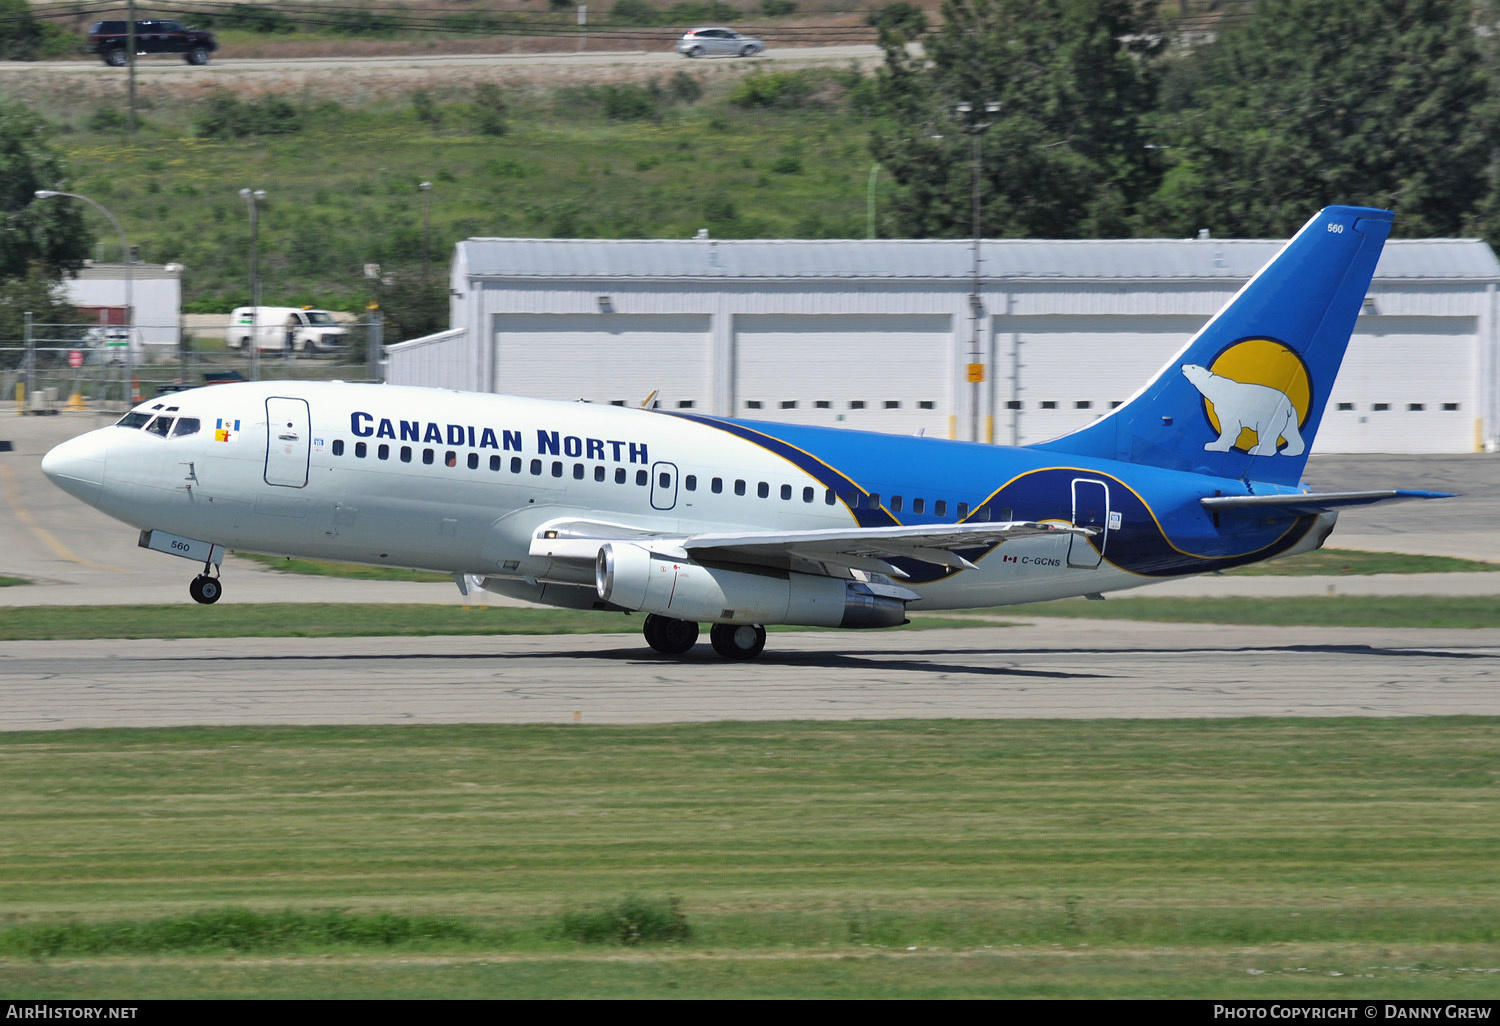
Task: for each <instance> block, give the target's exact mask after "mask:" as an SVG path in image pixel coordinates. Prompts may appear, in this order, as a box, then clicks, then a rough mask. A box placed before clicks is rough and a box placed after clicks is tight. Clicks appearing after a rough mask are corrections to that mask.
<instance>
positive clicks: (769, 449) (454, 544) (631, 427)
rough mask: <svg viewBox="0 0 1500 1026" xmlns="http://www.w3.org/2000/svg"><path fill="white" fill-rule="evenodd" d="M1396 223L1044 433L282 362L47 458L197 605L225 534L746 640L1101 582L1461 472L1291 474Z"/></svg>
mask: <svg viewBox="0 0 1500 1026" xmlns="http://www.w3.org/2000/svg"><path fill="white" fill-rule="evenodd" d="M1390 227H1391V214H1390V212H1388V211H1383V210H1369V209H1360V208H1353V207H1329V208H1327V209H1325V210H1323V211H1321V212H1320V213H1319V214H1318V215H1317V216H1316V217H1314V218H1313V219H1312V220H1310V221H1309V222H1308V223H1307V224H1306V225H1305V226H1304V227H1303V229H1302V230H1301V231H1300V232H1299V233H1298V234H1297V236H1296V237H1295V238H1293V239H1292V240H1291V241H1290V242H1289V243H1288V244H1287V245H1286V246H1285V247H1284V248H1283V249H1282V250H1281V252H1280V253H1278V254H1277V256H1276V257H1275V258H1274V259H1273V260H1272V261H1271V262H1270V263H1268V264H1267V265H1266V266H1265V267H1264V268H1263V269H1262V270H1261V271H1260V273H1258V274H1257V275H1256V276H1255V277H1254V278H1253V279H1252V280H1251V281H1250V282H1249V283H1247V284H1246V285H1245V287H1244V288H1243V289H1241V290H1240V292H1239V293H1238V294H1237V295H1236V296H1235V297H1234V298H1233V299H1232V300H1231V301H1230V302H1229V303H1228V304H1227V305H1226V306H1225V307H1224V309H1223V310H1221V311H1220V312H1219V314H1218V315H1216V316H1215V317H1214V318H1213V319H1212V320H1211V321H1210V322H1209V323H1208V324H1207V325H1206V326H1205V327H1204V328H1203V329H1202V330H1201V331H1200V332H1199V333H1198V334H1197V335H1196V336H1195V337H1194V338H1193V339H1192V340H1191V341H1189V342H1188V343H1187V345H1186V346H1185V347H1184V348H1183V349H1182V351H1181V352H1180V353H1178V354H1177V355H1176V356H1174V357H1173V358H1172V360H1171V361H1169V362H1168V364H1167V365H1166V366H1165V367H1163V368H1162V369H1161V370H1160V371H1159V372H1158V373H1157V375H1156V376H1155V377H1154V378H1153V379H1152V380H1151V381H1150V382H1149V383H1147V384H1146V386H1145V387H1144V388H1142V389H1141V390H1140V391H1139V392H1137V393H1136V395H1135V396H1133V397H1132V398H1131V399H1130V400H1129V401H1128V402H1126V403H1124V404H1122V405H1121V406H1120V407H1119V408H1117V409H1115V410H1113V411H1112V412H1110V413H1109V414H1108V415H1106V416H1104V417H1101V418H1100V419H1099V420H1097V421H1095V422H1094V423H1093V424H1091V425H1089V426H1088V427H1086V428H1084V429H1082V430H1080V431H1077V432H1074V433H1073V434H1070V435H1065V436H1063V437H1061V438H1058V439H1055V440H1053V441H1050V442H1046V443H1043V444H1040V445H1033V446H1025V447H1019V448H1013V447H1007V446H994V445H981V444H974V443H965V442H951V441H943V440H937V439H927V438H911V437H900V436H892V435H881V434H875V433H869V432H857V431H845V430H840V429H830V428H816V427H799V426H792V425H786V424H773V423H762V422H752V421H744V420H736V419H730V418H720V417H707V416H700V415H695V414H688V413H681V412H666V411H656V410H649V409H627V408H621V407H614V406H595V405H590V404H587V403H563V402H554V401H547V400H539V399H526V398H516V397H512V396H500V395H487V394H478V393H464V392H450V391H441V390H435V389H418V388H401V387H396V386H388V385H365V384H346V383H341V382H322V383H313V382H293V381H278V382H257V383H244V384H233V385H217V386H213V387H209V388H200V389H193V390H191V391H186V392H181V393H177V394H173V395H169V396H165V397H162V398H159V399H155V400H151V401H148V402H145V403H141V404H140V405H138V406H136V407H135V408H134V409H132V410H131V411H130V412H129V413H127V414H126V415H125V416H124V417H123V418H122V419H121V420H120V421H119V422H118V423H117V424H115V425H113V426H111V427H107V428H103V429H100V430H97V431H92V432H90V433H88V434H85V435H82V436H80V437H78V438H75V439H73V440H71V441H68V442H65V443H63V444H62V445H59V446H58V447H57V448H55V449H53V450H52V451H51V452H49V453H48V454H47V455H46V457H45V458H44V459H43V461H42V469H43V471H44V472H45V473H46V474H47V476H48V477H49V478H51V480H52V481H53V482H54V483H56V484H57V485H58V486H60V487H61V488H63V489H65V490H66V491H68V492H69V493H71V494H73V495H75V496H76V497H78V498H79V499H82V500H83V501H84V502H87V503H89V504H90V505H93V506H96V507H98V508H99V509H101V510H103V511H104V512H105V513H108V514H109V515H110V516H112V517H115V518H117V519H119V520H122V521H124V522H125V523H127V524H130V525H132V526H134V527H137V528H139V529H140V530H141V534H140V541H139V544H141V545H142V546H145V547H147V548H151V549H157V550H160V551H162V552H168V553H172V554H174V555H179V556H183V557H185V558H188V559H191V560H194V561H196V562H199V563H201V564H202V565H203V570H202V573H201V574H199V576H198V577H197V578H196V579H195V580H194V581H193V582H192V585H191V588H190V592H191V595H192V597H193V598H194V599H196V600H197V601H199V602H214V601H217V600H218V598H219V596H220V593H221V585H220V580H219V576H218V575H219V566H220V563H221V562H222V560H223V556H224V552H225V549H226V547H233V548H236V549H243V550H246V551H252V552H264V553H272V554H276V555H287V556H304V557H311V558H323V559H338V560H350V561H354V562H361V563H371V564H377V565H390V566H400V567H415V568H423V569H429V570H440V571H445V572H448V573H451V574H452V575H453V577H454V580H455V581H456V582H457V584H458V586H459V588H460V589H461V590H463V591H464V592H465V594H467V590H468V588H470V587H474V586H477V587H479V588H482V589H486V590H488V591H491V592H495V593H498V594H501V595H507V596H511V597H514V598H520V599H527V600H530V601H532V602H539V603H544V604H549V605H554V606H563V607H568V608H606V609H618V610H626V611H631V612H640V613H645V614H646V617H645V622H644V627H643V630H644V634H645V638H646V641H647V643H648V644H650V646H651V647H652V648H654V649H656V650H657V651H658V652H662V653H668V654H678V653H682V652H686V651H687V650H688V649H689V648H691V647H692V646H693V644H694V643H695V642H696V641H697V638H698V632H699V624H701V623H704V622H707V623H710V624H712V628H711V630H710V638H711V640H712V642H713V647H714V649H715V651H717V652H718V653H719V654H720V655H722V656H724V657H726V658H730V659H749V658H753V657H754V656H756V655H758V654H760V652H761V650H762V649H763V648H764V646H765V625H766V624H778V623H779V624H801V625H814V626H822V627H851V628H853V627H890V626H894V625H898V624H901V623H904V622H905V621H906V616H907V613H908V612H909V611H910V610H914V609H962V608H972V607H978V606H994V605H1005V604H1010V603H1017V602H1035V601H1041V600H1046V599H1055V598H1061V597H1065V596H1078V595H1088V596H1099V595H1102V594H1103V593H1104V592H1107V591H1113V590H1117V589H1121V588H1132V587H1136V586H1138V585H1142V584H1149V583H1151V582H1153V581H1158V580H1161V579H1163V578H1168V577H1176V576H1182V575H1188V574H1200V573H1204V572H1207V571H1213V570H1222V569H1226V568H1229V567H1234V566H1240V565H1242V564H1246V563H1254V562H1258V561H1260V560H1264V559H1270V558H1272V557H1275V556H1282V555H1289V554H1293V553H1298V552H1306V551H1308V550H1311V549H1315V548H1317V547H1318V546H1320V545H1321V544H1322V543H1323V541H1324V540H1325V539H1326V538H1327V537H1328V535H1329V532H1330V531H1332V529H1333V526H1334V521H1335V520H1336V518H1337V512H1336V511H1337V509H1338V508H1340V507H1342V506H1350V505H1360V504H1366V503H1372V502H1382V501H1392V500H1399V499H1413V498H1441V497H1445V496H1444V495H1443V494H1442V493H1434V492H1417V491H1365V492H1344V493H1323V494H1311V493H1308V492H1307V491H1306V490H1305V489H1304V488H1302V487H1301V486H1300V485H1299V482H1300V480H1301V474H1302V470H1303V467H1304V465H1305V463H1306V460H1307V453H1308V451H1309V449H1310V448H1311V445H1312V441H1313V437H1314V435H1315V434H1316V432H1317V429H1318V424H1319V422H1320V420H1321V419H1322V415H1323V408H1324V405H1325V403H1326V402H1327V398H1328V394H1329V390H1330V387H1331V385H1332V384H1333V380H1334V376H1335V375H1336V374H1337V372H1338V368H1339V364H1340V362H1341V361H1342V359H1343V356H1344V350H1345V348H1346V347H1347V345H1348V341H1349V335H1350V333H1351V331H1352V329H1353V326H1354V322H1355V318H1356V317H1357V316H1358V314H1359V310H1360V306H1361V303H1362V302H1363V300H1364V296H1365V291H1366V289H1367V287H1368V285H1369V282H1370V278H1371V276H1372V274H1373V273H1374V269H1375V264H1376V260H1377V259H1378V257H1379V255H1380V249H1381V246H1382V245H1383V243H1384V241H1385V238H1386V236H1387V234H1388V233H1389V231H1390ZM893 370H895V369H894V368H893Z"/></svg>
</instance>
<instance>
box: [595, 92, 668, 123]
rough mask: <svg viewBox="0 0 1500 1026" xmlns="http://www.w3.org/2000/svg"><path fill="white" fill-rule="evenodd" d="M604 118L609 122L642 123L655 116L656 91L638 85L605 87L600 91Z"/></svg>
mask: <svg viewBox="0 0 1500 1026" xmlns="http://www.w3.org/2000/svg"><path fill="white" fill-rule="evenodd" d="M601 93H602V97H603V100H604V116H605V117H607V118H609V119H610V120H611V121H642V120H644V119H646V118H651V117H655V116H656V112H657V95H656V90H654V89H651V88H649V87H647V86H640V85H619V86H615V85H607V86H604V87H603V89H602V90H601Z"/></svg>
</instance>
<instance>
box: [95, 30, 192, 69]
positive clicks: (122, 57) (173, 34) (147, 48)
mask: <svg viewBox="0 0 1500 1026" xmlns="http://www.w3.org/2000/svg"><path fill="white" fill-rule="evenodd" d="M127 28H128V26H127V25H126V23H125V22H123V21H96V22H94V23H93V24H92V25H90V26H89V45H88V46H87V47H86V48H85V49H87V50H88V52H89V53H96V54H98V55H99V56H100V57H102V58H103V59H104V63H105V64H108V65H109V66H110V67H112V68H123V67H124V66H125V65H126V63H127V62H128V60H129V55H128V54H127V53H126V47H127V46H128V45H129V36H128V35H127V32H126V30H127ZM218 48H219V44H218V43H216V42H214V36H213V33H212V32H200V31H199V30H197V29H186V28H183V27H182V25H181V24H180V23H179V22H175V21H161V20H158V19H155V18H151V19H143V20H141V21H137V22H136V23H135V52H136V54H137V55H141V54H148V53H180V54H182V58H183V60H185V61H187V62H188V63H189V64H207V63H208V55H209V54H211V53H213V52H214V51H215V50H217V49H218Z"/></svg>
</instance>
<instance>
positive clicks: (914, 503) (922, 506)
mask: <svg viewBox="0 0 1500 1026" xmlns="http://www.w3.org/2000/svg"><path fill="white" fill-rule="evenodd" d="M926 509H927V500H926V499H913V500H911V511H912V512H913V513H922V512H925V511H926Z"/></svg>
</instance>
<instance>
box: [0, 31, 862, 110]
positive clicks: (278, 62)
mask: <svg viewBox="0 0 1500 1026" xmlns="http://www.w3.org/2000/svg"><path fill="white" fill-rule="evenodd" d="M596 45H597V44H596ZM881 56H882V55H881V50H880V48H879V47H877V46H870V45H846V46H819V47H785V48H773V49H771V50H768V51H767V52H766V53H765V54H764V55H762V56H759V57H752V58H747V59H741V58H733V57H728V58H704V59H701V60H688V59H687V58H684V57H682V56H680V55H678V54H677V53H674V52H673V51H672V49H671V43H670V41H668V42H666V43H664V44H663V46H662V48H661V49H659V50H610V51H594V50H585V51H573V52H568V51H566V50H564V51H560V52H551V53H506V54H409V55H401V56H388V55H387V56H356V57H297V58H276V57H263V58H244V57H240V58H236V57H216V58H215V59H214V60H213V61H211V62H210V63H209V64H207V65H205V66H203V67H192V66H190V65H188V64H186V63H184V62H183V61H180V60H173V59H171V58H168V57H152V58H142V59H141V60H138V61H137V62H136V81H137V87H138V88H139V89H140V90H142V91H143V95H148V96H149V95H151V94H152V93H153V91H157V90H170V91H171V95H175V96H182V95H186V94H189V93H190V94H202V93H204V92H206V91H207V90H210V89H217V88H224V89H232V90H237V91H238V90H248V91H250V92H252V93H256V94H260V93H269V92H277V93H290V92H298V91H302V90H314V91H316V92H318V93H319V95H321V96H325V97H330V98H341V97H344V96H349V95H354V94H356V93H360V94H370V93H374V94H380V93H383V92H387V91H400V90H407V89H416V88H432V87H434V86H439V85H441V86H452V85H454V84H456V83H466V82H478V81H491V82H493V81H502V82H504V83H508V84H520V83H523V82H552V83H554V84H557V83H568V84H584V83H591V82H605V81H628V80H632V79H646V78H651V77H654V76H660V75H661V74H662V73H663V72H670V71H678V70H687V71H691V72H694V73H695V74H696V73H702V74H708V75H719V74H743V73H746V72H748V71H750V70H753V69H755V68H762V69H764V68H773V67H774V68H783V69H785V68H788V67H799V68H801V67H812V66H819V65H822V66H832V67H840V68H844V67H848V66H849V65H850V64H856V65H860V66H862V67H873V66H874V65H876V64H879V63H880V61H881ZM124 81H125V74H124V72H122V71H121V70H120V69H119V68H110V67H106V66H105V65H104V64H103V62H100V61H37V62H34V63H24V62H14V61H11V62H0V88H3V89H5V91H6V92H8V93H13V94H17V95H19V96H21V97H22V98H29V97H33V96H35V97H45V96H47V95H49V93H50V92H51V91H52V90H56V89H58V88H63V89H68V90H73V91H78V90H81V91H83V92H84V93H86V94H88V95H100V96H102V95H106V94H107V95H117V94H118V93H119V91H120V90H121V89H122V88H123V85H124ZM162 95H166V93H163V94H162Z"/></svg>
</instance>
